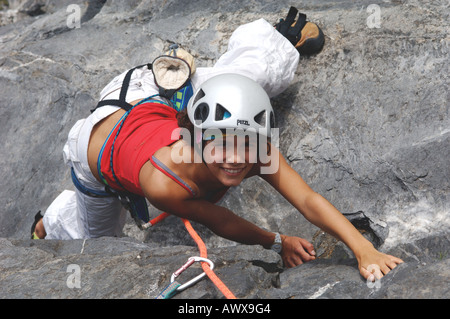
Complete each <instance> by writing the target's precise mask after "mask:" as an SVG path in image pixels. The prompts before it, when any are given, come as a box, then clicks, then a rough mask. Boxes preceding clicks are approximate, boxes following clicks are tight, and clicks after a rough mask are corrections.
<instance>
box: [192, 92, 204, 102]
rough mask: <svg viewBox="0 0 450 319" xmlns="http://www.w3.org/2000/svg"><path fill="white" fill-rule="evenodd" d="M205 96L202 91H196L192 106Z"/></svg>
mask: <svg viewBox="0 0 450 319" xmlns="http://www.w3.org/2000/svg"><path fill="white" fill-rule="evenodd" d="M205 95H206V94H205V92H203V90H202V89H200V91H198V93H197V94H196V95H195V98H194V102H193V103H192V105H195V103H197V102H198V100H200V99H201V98H203V97H204V96H205Z"/></svg>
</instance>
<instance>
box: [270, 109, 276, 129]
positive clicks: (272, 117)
mask: <svg viewBox="0 0 450 319" xmlns="http://www.w3.org/2000/svg"><path fill="white" fill-rule="evenodd" d="M269 120H270V121H269V123H270V128H271V129H272V128H274V127H275V115H274V114H273V112H270V119H269Z"/></svg>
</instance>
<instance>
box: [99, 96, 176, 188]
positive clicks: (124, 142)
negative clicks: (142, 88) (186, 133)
mask: <svg viewBox="0 0 450 319" xmlns="http://www.w3.org/2000/svg"><path fill="white" fill-rule="evenodd" d="M176 114H177V111H176V110H174V109H173V108H171V107H169V106H167V105H165V104H162V103H158V102H146V103H143V104H140V105H137V106H136V107H135V108H133V109H132V110H131V111H130V112H129V114H128V115H127V116H126V117H124V118H123V119H122V121H123V123H122V122H119V123H118V125H117V126H116V127H115V128H114V130H113V131H112V132H111V134H110V136H109V138H108V140H107V141H106V143H105V145H104V149H103V153H102V156H101V160H100V166H101V174H102V175H103V178H104V179H105V180H106V182H107V183H108V185H109V186H110V187H112V188H114V189H117V190H123V188H125V189H126V190H127V191H129V192H132V193H135V194H138V195H141V196H144V194H143V192H142V189H141V186H140V183H139V172H140V170H141V168H142V166H143V165H144V164H145V163H146V162H147V161H148V160H150V159H151V157H152V156H153V154H154V153H155V152H156V151H157V150H159V149H160V148H162V147H164V146H168V145H170V144H172V143H174V142H175V141H177V140H178V139H179V137H180V134H179V132H180V128H179V127H178V123H177V119H176ZM118 130H120V132H119V134H117V132H118ZM172 136H174V138H175V139H172ZM112 147H114V151H113V152H112V157H111V148H112ZM111 160H112V163H111ZM111 166H112V167H113V170H114V175H115V177H116V178H117V180H118V181H119V183H120V184H119V183H117V181H116V178H115V177H114V175H113V170H112V169H111ZM121 186H122V187H121Z"/></svg>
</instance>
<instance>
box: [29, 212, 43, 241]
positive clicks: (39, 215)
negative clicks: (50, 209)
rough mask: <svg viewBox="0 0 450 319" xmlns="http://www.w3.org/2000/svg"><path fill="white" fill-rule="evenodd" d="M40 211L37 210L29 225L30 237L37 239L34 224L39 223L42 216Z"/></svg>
mask: <svg viewBox="0 0 450 319" xmlns="http://www.w3.org/2000/svg"><path fill="white" fill-rule="evenodd" d="M43 217H44V216H42V214H41V211H38V212H37V213H36V215H35V216H34V222H33V225H32V226H31V239H39V237H38V236H37V235H36V232H35V231H36V225H37V223H39V221H40V220H41V219H42V218H43Z"/></svg>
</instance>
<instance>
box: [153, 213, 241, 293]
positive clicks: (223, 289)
mask: <svg viewBox="0 0 450 319" xmlns="http://www.w3.org/2000/svg"><path fill="white" fill-rule="evenodd" d="M168 216H170V215H169V214H167V213H162V214H160V215H159V216H157V217H155V218H154V219H152V220H151V221H150V222H149V223H148V224H149V225H150V226H153V225H155V224H157V223H159V222H160V221H162V220H164V219H165V218H167V217H168ZM182 220H183V223H184V226H185V227H186V229H187V231H188V232H189V234H190V235H191V237H192V239H194V241H195V243H196V244H197V246H198V249H199V251H200V257H202V258H208V252H207V250H206V245H205V243H204V242H203V240H202V239H201V238H200V236H199V235H198V234H197V232H196V231H195V229H194V227H192V225H191V223H190V221H189V220H187V219H184V218H182ZM201 264H202V268H203V271H204V272H205V273H206V275H207V276H208V277H209V279H211V281H212V282H213V283H214V284H215V285H216V287H217V288H218V289H219V290H220V291H221V292H222V293H223V295H224V296H225V297H226V298H227V299H236V297H235V296H234V294H233V293H232V292H231V291H230V289H228V287H227V286H226V285H225V284H224V283H223V282H222V280H220V278H219V277H217V275H216V274H215V273H214V271H213V270H212V269H211V268H210V265H209V264H208V263H207V262H202V263H201Z"/></svg>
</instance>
